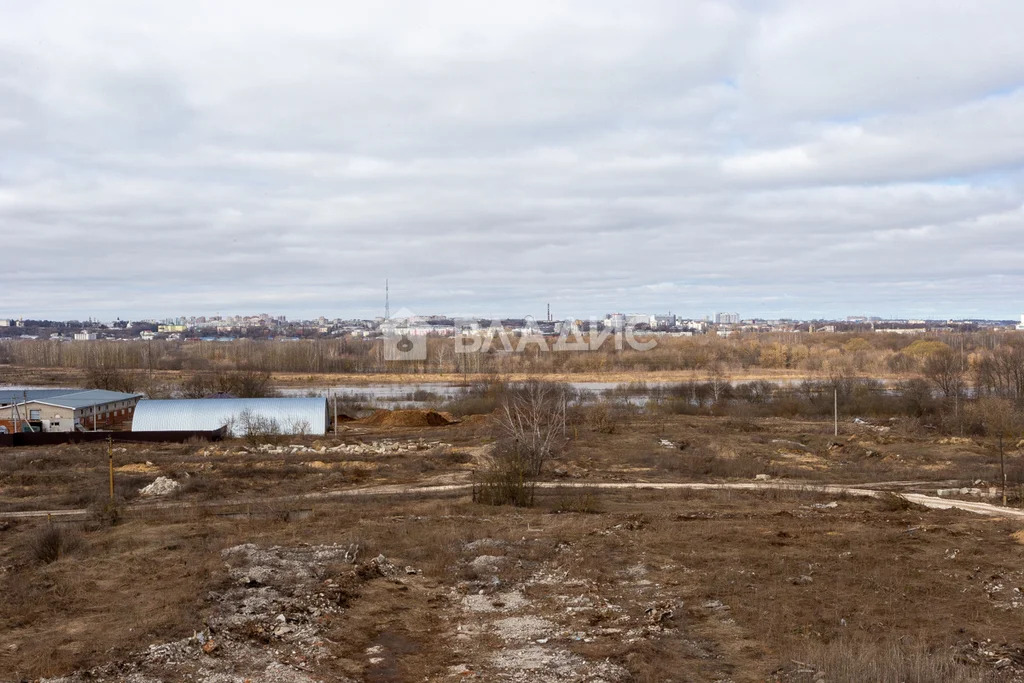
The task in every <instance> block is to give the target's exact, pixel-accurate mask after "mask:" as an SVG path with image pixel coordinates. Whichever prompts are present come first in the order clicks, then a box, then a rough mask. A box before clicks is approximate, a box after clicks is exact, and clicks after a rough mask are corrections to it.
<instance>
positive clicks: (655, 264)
mask: <svg viewBox="0 0 1024 683" xmlns="http://www.w3.org/2000/svg"><path fill="white" fill-rule="evenodd" d="M1022 29H1024V3H1021V2H1020V1H1019V0H1007V1H1001V0H983V1H980V2H961V1H955V2H954V1H949V0H920V1H918V0H900V1H899V2H892V0H860V1H858V2H849V3H839V2H820V1H817V0H814V1H806V2H798V1H793V2H790V1H786V0H778V1H773V0H765V1H763V2H757V1H755V0H737V1H735V2H724V1H723V2H683V1H681V0H666V1H664V2H656V1H650V2H648V1H644V0H639V1H638V0H633V1H631V2H623V1H619V0H617V1H615V2H609V1H603V0H599V1H594V0H588V1H586V2H583V1H581V2H557V1H553V0H537V1H533V0H516V2H479V1H477V0H471V1H465V2H454V1H453V2H425V1H424V2H391V1H387V0H384V1H381V0H375V1H374V2H338V1H330V2H328V1H326V0H325V1H323V2H307V1H305V0H289V1H288V2H281V1H280V0H255V1H254V0H245V1H237V2H236V1H233V0H232V1H227V0H220V1H216V0H215V1H206V0H201V1H200V0H175V1H174V2H170V1H168V0H162V1H160V2H146V1H140V0H125V1H123V2H121V1H115V0H89V2H77V1H72V0H67V1H64V2H49V1H47V0H35V1H33V2H24V1H23V0H0V234H2V235H3V241H4V247H3V250H2V254H3V259H2V261H0V316H26V317H28V316H32V317H36V316H47V317H88V316H93V317H98V318H112V317H114V316H120V317H122V318H137V317H149V316H158V317H163V316H171V315H182V314H212V313H218V312H219V313H222V314H234V313H256V312H268V313H274V314H284V315H288V316H289V317H303V316H309V315H320V314H324V315H327V316H328V317H335V316H344V317H348V316H372V315H379V314H380V313H381V312H382V310H383V298H384V280H385V278H389V279H390V281H391V294H392V307H393V308H394V309H397V308H399V307H406V308H408V309H411V310H413V311H416V312H423V313H427V312H448V313H475V314H483V315H490V314H495V313H500V314H506V315H525V314H534V315H537V316H541V315H543V314H544V306H545V304H546V303H548V302H550V303H551V305H552V310H553V313H554V314H555V315H556V317H562V316H567V315H578V316H583V315H592V314H603V313H606V312H610V311H624V312H654V311H659V312H663V311H669V310H671V311H672V312H677V313H681V314H687V315H704V314H707V313H711V312H713V311H732V310H735V311H738V312H740V313H741V314H742V315H744V316H753V315H760V316H769V317H775V316H794V317H810V316H840V315H842V316H845V315H850V314H861V313H863V314H876V315H892V316H896V315H905V316H936V317H939V316H941V317H945V316H956V317H974V316H981V317H999V318H1008V317H1014V316H1017V315H1020V313H1021V312H1024V170H1022V161H1024V40H1022V39H1021V33H1022Z"/></svg>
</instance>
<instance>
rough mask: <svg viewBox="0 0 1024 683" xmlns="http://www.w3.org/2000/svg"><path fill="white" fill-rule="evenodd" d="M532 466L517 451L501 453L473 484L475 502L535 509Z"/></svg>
mask: <svg viewBox="0 0 1024 683" xmlns="http://www.w3.org/2000/svg"><path fill="white" fill-rule="evenodd" d="M534 488H535V486H534V483H533V480H532V477H531V475H530V465H529V464H528V463H527V462H526V461H525V460H524V459H523V458H522V457H521V456H520V455H519V454H518V453H516V452H514V451H513V452H504V453H499V454H497V455H496V456H495V457H494V458H493V459H492V461H491V463H490V465H489V466H488V467H487V469H485V470H484V472H483V474H482V475H481V478H480V479H479V480H478V481H475V482H474V484H473V501H474V502H477V503H483V504H484V505H515V506H516V507H532V506H533V499H534Z"/></svg>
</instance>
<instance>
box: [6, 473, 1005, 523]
mask: <svg viewBox="0 0 1024 683" xmlns="http://www.w3.org/2000/svg"><path fill="white" fill-rule="evenodd" d="M906 483H908V482H888V483H887V482H873V483H872V484H870V487H871V488H868V487H867V486H863V485H862V486H848V485H837V484H802V483H791V482H781V481H776V482H770V481H767V482H766V481H758V482H732V483H719V484H713V483H702V482H661V483H656V482H538V483H537V487H538V488H542V489H568V488H573V489H597V490H623V489H633V490H642V491H771V490H776V491H779V490H781V491H808V492H819V493H828V494H834V495H840V494H843V495H850V496H865V497H876V496H878V495H881V494H882V493H887V492H888V491H885V490H880V489H884V488H886V487H887V486H895V485H902V484H906ZM915 483H916V482H915ZM472 486H473V485H472V484H469V483H451V484H429V485H399V484H395V485H385V486H368V487H363V488H355V489H343V490H337V491H325V492H317V493H309V494H303V495H299V496H277V497H267V498H257V499H247V500H224V501H217V502H203V503H183V502H153V503H137V504H134V505H130V506H128V509H129V510H139V511H143V510H171V509H182V510H185V509H193V508H213V507H223V506H229V505H251V504H254V503H263V504H267V503H285V502H300V501H316V500H333V499H339V498H359V497H374V496H407V495H413V496H418V497H422V496H428V497H429V496H434V495H436V496H446V495H451V494H453V493H462V492H469V491H471V490H472ZM898 495H901V496H902V497H903V498H905V499H907V500H908V501H909V502H911V503H916V504H917V505H921V506H924V507H926V508H932V509H935V510H949V509H956V510H963V511H965V512H970V513H973V514H977V515H986V516H990V517H1007V518H1011V519H1022V520H1024V510H1022V509H1016V508H1004V507H1001V506H999V505H993V504H991V503H981V502H975V501H965V500H955V499H948V498H939V497H937V496H928V495H925V494H921V493H901V494H898ZM88 514H89V511H88V510H85V509H74V510H23V511H19V512H0V519H31V518H40V517H57V518H62V519H67V518H74V517H84V516H86V515H88Z"/></svg>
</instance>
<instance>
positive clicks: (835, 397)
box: [832, 389, 839, 436]
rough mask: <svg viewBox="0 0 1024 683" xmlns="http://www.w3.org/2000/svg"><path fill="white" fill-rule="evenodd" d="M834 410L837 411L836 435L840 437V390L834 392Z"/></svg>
mask: <svg viewBox="0 0 1024 683" xmlns="http://www.w3.org/2000/svg"><path fill="white" fill-rule="evenodd" d="M832 392H833V393H832V401H833V409H834V411H835V425H836V429H835V435H836V436H839V389H833V390H832Z"/></svg>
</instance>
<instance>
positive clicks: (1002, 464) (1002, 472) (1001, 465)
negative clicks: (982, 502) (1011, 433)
mask: <svg viewBox="0 0 1024 683" xmlns="http://www.w3.org/2000/svg"><path fill="white" fill-rule="evenodd" d="M999 476H1000V477H1001V478H1002V480H1003V507H1006V466H1005V458H1004V457H1003V432H1002V426H1001V425H1000V432H999Z"/></svg>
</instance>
